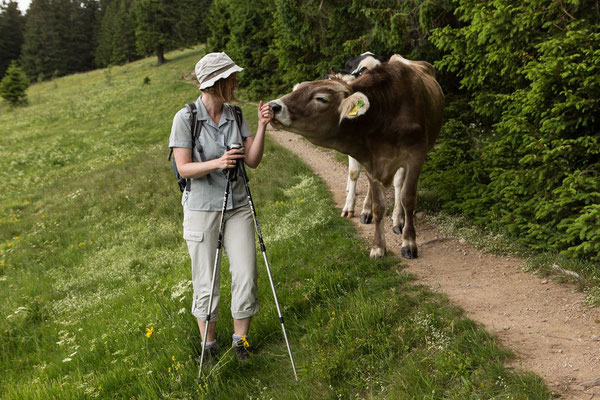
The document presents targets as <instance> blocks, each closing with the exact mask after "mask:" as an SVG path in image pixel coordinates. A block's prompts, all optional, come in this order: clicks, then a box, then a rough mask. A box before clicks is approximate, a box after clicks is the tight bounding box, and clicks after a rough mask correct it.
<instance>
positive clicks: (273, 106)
mask: <svg viewBox="0 0 600 400" xmlns="http://www.w3.org/2000/svg"><path fill="white" fill-rule="evenodd" d="M269 107H271V110H273V112H274V113H275V114H277V113H278V112H279V111H281V104H278V103H275V102H274V101H272V102H270V103H269Z"/></svg>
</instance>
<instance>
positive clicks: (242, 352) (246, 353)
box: [231, 338, 251, 360]
mask: <svg viewBox="0 0 600 400" xmlns="http://www.w3.org/2000/svg"><path fill="white" fill-rule="evenodd" d="M231 348H232V349H233V353H234V354H235V356H236V357H237V358H238V360H247V359H248V358H250V351H251V348H250V343H248V340H246V338H241V339H240V340H238V341H237V342H233V343H232V344H231Z"/></svg>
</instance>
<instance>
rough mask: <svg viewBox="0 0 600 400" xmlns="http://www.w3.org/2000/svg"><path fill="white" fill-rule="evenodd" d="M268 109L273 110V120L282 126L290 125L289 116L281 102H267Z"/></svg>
mask: <svg viewBox="0 0 600 400" xmlns="http://www.w3.org/2000/svg"><path fill="white" fill-rule="evenodd" d="M269 107H271V110H273V114H274V117H273V119H274V120H275V121H276V122H279V123H280V124H281V125H283V126H289V125H290V124H291V119H290V114H289V112H288V109H287V107H286V106H285V104H283V102H282V101H281V100H273V101H270V102H269Z"/></svg>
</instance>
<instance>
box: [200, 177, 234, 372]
mask: <svg viewBox="0 0 600 400" xmlns="http://www.w3.org/2000/svg"><path fill="white" fill-rule="evenodd" d="M227 172H228V173H227V184H226V185H225V194H224V195H223V208H222V209H221V222H220V224H219V238H218V240H217V254H216V255H215V263H214V265H213V276H212V282H211V284H210V296H209V297H208V312H207V314H206V325H205V326H204V340H202V353H201V355H200V368H199V369H198V380H200V376H201V375H202V363H203V362H204V351H205V350H206V337H207V335H208V324H209V323H210V314H211V310H212V302H213V293H214V291H215V281H216V278H217V273H219V272H218V271H217V266H218V265H219V264H220V263H221V252H222V250H223V232H224V231H225V210H226V209H227V199H228V198H229V189H230V187H231V180H232V178H233V174H232V173H231V171H227ZM219 271H220V268H219Z"/></svg>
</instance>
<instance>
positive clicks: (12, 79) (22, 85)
mask: <svg viewBox="0 0 600 400" xmlns="http://www.w3.org/2000/svg"><path fill="white" fill-rule="evenodd" d="M28 87H29V79H28V78H27V75H25V72H23V70H22V69H21V68H19V67H18V66H17V63H16V62H15V61H13V62H11V64H10V65H9V67H8V69H7V70H6V75H4V78H2V81H1V82H0V96H2V98H4V99H5V100H6V101H8V102H9V103H10V104H12V105H19V104H27V93H26V91H27V88H28Z"/></svg>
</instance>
